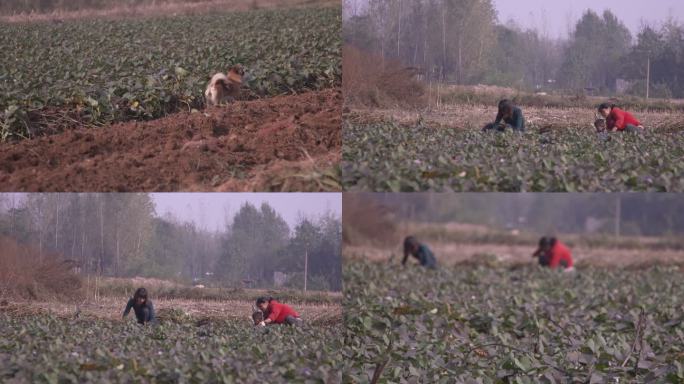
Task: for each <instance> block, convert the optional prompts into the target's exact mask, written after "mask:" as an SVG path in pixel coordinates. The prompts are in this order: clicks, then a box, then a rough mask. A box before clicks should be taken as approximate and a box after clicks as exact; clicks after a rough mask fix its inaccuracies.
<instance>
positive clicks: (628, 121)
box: [598, 103, 644, 132]
mask: <svg viewBox="0 0 684 384" xmlns="http://www.w3.org/2000/svg"><path fill="white" fill-rule="evenodd" d="M598 111H599V113H600V114H601V116H603V117H604V118H605V119H606V128H607V129H608V130H609V131H613V132H616V131H620V132H641V131H642V130H643V129H644V126H643V125H641V122H640V121H639V120H637V119H636V117H634V116H633V115H632V114H631V113H629V112H627V111H623V110H622V109H620V108H618V107H616V106H615V105H613V104H608V103H603V104H601V105H599V107H598Z"/></svg>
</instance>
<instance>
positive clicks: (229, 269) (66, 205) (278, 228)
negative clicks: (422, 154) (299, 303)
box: [0, 193, 342, 290]
mask: <svg viewBox="0 0 684 384" xmlns="http://www.w3.org/2000/svg"><path fill="white" fill-rule="evenodd" d="M0 236H5V237H8V238H11V239H14V240H16V241H17V242H19V243H22V244H30V245H33V246H34V247H36V248H37V249H38V254H39V258H44V259H48V258H55V259H60V260H61V259H64V260H71V261H72V262H73V263H74V265H75V266H76V268H77V270H78V272H80V273H82V274H92V275H101V276H116V277H129V276H143V277H158V278H165V279H168V278H172V279H181V280H185V281H192V280H196V281H200V282H202V283H203V284H207V283H211V284H220V285H224V286H249V287H273V286H274V284H275V281H274V272H276V271H277V272H281V273H282V274H284V276H287V280H286V281H284V284H285V286H289V287H292V288H301V287H303V284H304V264H305V263H306V267H307V282H308V287H307V288H308V289H311V290H340V289H341V260H340V258H341V236H342V235H341V222H340V219H339V218H337V217H335V216H334V215H332V214H329V213H326V214H322V215H321V216H320V217H318V218H315V219H313V218H306V217H302V218H300V219H299V221H298V223H297V224H296V225H295V227H294V228H290V227H289V226H288V224H287V222H285V220H284V219H283V218H282V216H281V215H280V214H279V213H278V212H276V211H275V210H274V209H273V207H271V206H270V205H269V204H267V203H263V204H262V205H261V206H259V207H256V206H254V205H252V204H249V203H245V204H243V205H242V206H241V207H240V209H239V211H238V212H237V213H236V214H235V216H234V217H233V218H232V221H231V222H230V223H228V224H227V225H226V227H225V228H224V229H223V230H217V231H210V230H207V229H206V228H202V227H200V226H198V225H197V224H195V223H194V222H183V221H180V220H179V219H177V218H175V217H174V216H171V215H165V216H164V217H159V216H158V215H157V214H156V211H155V205H154V200H153V199H152V197H151V196H150V195H148V194H144V193H133V194H123V193H119V194H106V193H103V194H87V193H84V194H75V193H74V194H71V193H70V194H59V193H49V194H42V193H34V194H26V195H12V194H3V195H0ZM0 256H1V255H0ZM40 261H41V260H39V262H40Z"/></svg>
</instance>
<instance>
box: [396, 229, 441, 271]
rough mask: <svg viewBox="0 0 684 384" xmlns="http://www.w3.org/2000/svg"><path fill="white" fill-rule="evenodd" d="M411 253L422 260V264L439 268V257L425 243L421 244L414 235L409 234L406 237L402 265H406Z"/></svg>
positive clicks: (431, 267)
mask: <svg viewBox="0 0 684 384" xmlns="http://www.w3.org/2000/svg"><path fill="white" fill-rule="evenodd" d="M409 255H411V256H413V257H415V258H416V259H418V261H419V262H420V265H422V266H423V267H427V268H430V269H435V268H437V259H436V258H435V255H434V254H433V253H432V251H431V250H430V248H428V247H427V245H425V244H421V243H420V242H418V240H416V238H415V237H413V236H408V237H407V238H405V239H404V259H403V260H402V261H401V265H406V260H408V257H409Z"/></svg>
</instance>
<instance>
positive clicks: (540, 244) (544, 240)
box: [539, 236, 549, 248]
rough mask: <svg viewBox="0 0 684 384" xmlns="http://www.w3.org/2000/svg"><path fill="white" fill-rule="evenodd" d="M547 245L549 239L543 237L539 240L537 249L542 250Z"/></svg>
mask: <svg viewBox="0 0 684 384" xmlns="http://www.w3.org/2000/svg"><path fill="white" fill-rule="evenodd" d="M548 244H549V238H548V237H546V236H544V237H542V238H541V239H539V248H544V247H546V246H547V245H548Z"/></svg>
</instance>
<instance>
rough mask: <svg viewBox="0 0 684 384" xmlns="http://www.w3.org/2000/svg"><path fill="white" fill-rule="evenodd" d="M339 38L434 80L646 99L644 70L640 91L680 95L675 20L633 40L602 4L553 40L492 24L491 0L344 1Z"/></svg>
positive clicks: (683, 88) (683, 81) (681, 53)
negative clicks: (568, 32)
mask: <svg viewBox="0 0 684 384" xmlns="http://www.w3.org/2000/svg"><path fill="white" fill-rule="evenodd" d="M343 34H344V40H345V43H347V44H351V45H354V46H355V47H357V48H360V49H362V50H364V51H368V52H372V53H374V54H378V55H380V56H381V57H382V58H383V60H393V61H398V62H401V63H402V64H403V65H405V66H409V67H415V68H418V69H419V70H420V71H421V72H422V73H423V75H424V76H425V78H427V79H428V80H433V81H441V82H449V83H455V84H465V85H468V84H490V85H499V86H509V87H516V88H519V89H525V90H544V91H547V90H575V91H586V90H587V89H588V90H592V91H595V92H597V93H602V94H612V93H615V92H617V91H619V90H620V91H624V92H626V93H629V94H633V95H637V96H645V95H646V92H647V91H646V78H647V77H648V73H647V70H649V69H650V87H649V88H650V89H649V93H650V95H649V96H651V97H679V98H681V97H684V26H682V25H681V24H680V23H678V22H676V21H675V20H668V21H665V22H664V23H663V24H662V25H660V26H643V27H642V29H641V30H640V31H639V33H638V34H637V36H632V34H631V33H630V31H629V29H627V27H626V26H625V25H624V23H623V22H622V21H621V20H619V19H618V18H617V17H616V16H615V15H614V14H613V13H612V12H611V11H610V10H606V11H604V12H603V14H601V15H599V14H597V13H595V12H594V11H591V10H587V11H586V12H585V13H584V14H583V16H582V17H581V18H580V20H579V21H578V22H577V23H576V25H575V27H574V30H573V31H572V33H571V35H570V36H569V37H568V38H566V39H559V38H551V37H549V34H548V32H546V31H543V30H542V31H539V30H532V29H524V28H522V27H520V26H519V25H518V24H517V23H516V21H515V20H510V21H506V22H503V23H501V22H499V21H498V19H497V13H496V9H495V8H494V5H493V3H492V0H411V1H408V0H366V1H363V2H359V1H349V2H346V3H345V20H344V27H343ZM617 79H623V80H625V82H624V83H623V84H624V86H622V87H623V88H624V89H618V88H621V87H619V86H618V82H617V81H616V80H617Z"/></svg>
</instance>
